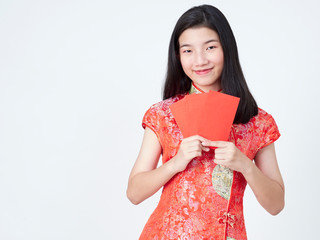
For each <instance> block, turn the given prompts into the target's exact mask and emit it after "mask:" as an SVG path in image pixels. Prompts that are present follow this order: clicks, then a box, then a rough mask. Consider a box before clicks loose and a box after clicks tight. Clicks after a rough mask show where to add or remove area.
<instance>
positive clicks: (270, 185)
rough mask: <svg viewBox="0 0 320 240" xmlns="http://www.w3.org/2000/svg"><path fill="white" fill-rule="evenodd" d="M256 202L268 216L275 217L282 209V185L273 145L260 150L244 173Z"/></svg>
mask: <svg viewBox="0 0 320 240" xmlns="http://www.w3.org/2000/svg"><path fill="white" fill-rule="evenodd" d="M244 177H245V178H246V180H247V182H248V184H249V186H250V187H251V189H252V191H253V192H254V194H255V196H256V198H257V200H258V201H259V203H260V204H261V206H263V207H264V208H265V209H266V210H267V211H268V212H269V213H270V214H272V215H277V214H278V213H279V212H281V210H282V209H283V208H284V183H283V180H282V177H281V173H280V170H279V166H278V163H277V157H276V153H275V147H274V144H273V143H272V144H270V145H268V146H266V147H264V148H262V149H261V150H260V151H259V152H258V153H257V154H256V157H255V164H253V163H252V164H251V168H250V167H249V168H248V169H247V171H246V172H245V173H244Z"/></svg>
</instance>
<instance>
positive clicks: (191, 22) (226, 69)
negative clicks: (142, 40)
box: [163, 5, 258, 123]
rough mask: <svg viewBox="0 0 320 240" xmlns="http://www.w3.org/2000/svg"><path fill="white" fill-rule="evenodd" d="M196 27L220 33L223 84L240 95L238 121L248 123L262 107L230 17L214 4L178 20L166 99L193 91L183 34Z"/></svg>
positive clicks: (172, 36)
mask: <svg viewBox="0 0 320 240" xmlns="http://www.w3.org/2000/svg"><path fill="white" fill-rule="evenodd" d="M195 27H208V28H210V29H212V30H214V31H215V32H217V34H218V35H219V37H220V43H221V46H222V49H223V55H224V65H223V70H222V73H221V87H222V89H223V92H224V93H226V94H229V95H232V96H235V97H239V98H240V103H239V106H238V109H237V113H236V116H235V119H234V123H247V122H248V121H249V120H250V119H251V118H252V117H253V116H255V115H257V114H258V106H257V103H256V101H255V100H254V98H253V96H252V94H251V93H250V91H249V88H248V85H247V83H246V80H245V78H244V75H243V72H242V69H241V66H240V62H239V56H238V49H237V43H236V40H235V38H234V35H233V32H232V30H231V27H230V25H229V23H228V20H227V19H226V18H225V16H224V15H223V13H222V12H220V10H219V9H217V8H215V7H213V6H210V5H201V6H198V7H193V8H191V9H189V10H188V11H187V12H185V13H184V14H183V15H182V16H181V17H180V18H179V20H178V22H177V23H176V26H175V28H174V30H173V33H172V35H171V39H170V44H169V55H168V67H167V75H166V81H165V84H164V89H163V99H167V98H170V97H173V96H175V95H177V94H185V93H187V92H188V91H189V90H190V87H191V79H190V78H189V77H188V76H187V75H186V74H185V73H184V71H183V69H182V66H181V63H180V58H179V37H180V35H181V34H182V33H183V31H185V30H186V29H188V28H195Z"/></svg>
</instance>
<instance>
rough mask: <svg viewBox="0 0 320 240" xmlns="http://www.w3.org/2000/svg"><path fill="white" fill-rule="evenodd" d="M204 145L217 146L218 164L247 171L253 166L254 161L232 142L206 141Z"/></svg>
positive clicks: (216, 158) (235, 169)
mask: <svg viewBox="0 0 320 240" xmlns="http://www.w3.org/2000/svg"><path fill="white" fill-rule="evenodd" d="M203 145H204V146H206V147H207V146H208V147H216V149H215V150H214V151H215V159H214V162H215V163H216V164H220V165H222V166H225V167H228V168H230V169H232V170H234V171H238V172H241V173H245V172H246V171H248V170H249V168H250V166H251V167H252V164H253V163H252V161H251V160H250V159H249V158H248V157H247V156H246V155H245V154H243V153H242V152H241V151H240V150H239V149H238V148H237V147H236V146H235V145H234V143H232V142H225V141H206V142H205V143H203Z"/></svg>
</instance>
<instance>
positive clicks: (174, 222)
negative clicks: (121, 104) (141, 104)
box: [139, 88, 280, 240]
mask: <svg viewBox="0 0 320 240" xmlns="http://www.w3.org/2000/svg"><path fill="white" fill-rule="evenodd" d="M194 91H197V90H196V89H194V88H193V89H192V92H194ZM183 97H184V95H178V96H176V97H172V98H169V99H166V100H164V101H161V102H159V103H156V104H154V105H152V106H151V107H150V108H149V110H148V111H147V112H146V113H145V115H144V118H143V122H142V126H143V127H144V128H145V127H149V128H150V129H151V130H153V131H154V133H155V134H156V135H157V137H158V140H159V142H160V144H161V146H162V162H163V163H165V162H167V161H170V159H171V158H172V157H174V156H175V155H176V153H177V151H178V149H179V145H180V142H181V140H182V139H183V136H182V134H181V131H180V130H179V128H178V126H177V124H176V122H175V119H174V117H173V115H172V113H171V111H170V108H169V106H170V105H171V104H173V103H175V102H176V101H179V100H181V99H182V98H183ZM279 136H280V133H279V131H278V128H277V125H276V123H275V121H274V119H273V118H272V116H271V115H270V114H268V113H267V112H265V111H264V110H262V109H259V112H258V115H256V116H254V117H252V118H251V120H250V121H249V122H248V123H246V124H233V125H232V127H231V131H230V135H229V141H231V142H233V143H234V144H235V145H236V146H237V147H238V148H239V149H240V150H241V152H243V153H244V154H246V155H247V156H248V157H249V158H250V159H251V160H253V159H254V157H255V155H256V153H257V152H258V151H259V150H260V149H261V148H263V147H265V146H267V145H269V144H271V143H273V142H274V141H276V140H277V139H278V138H279ZM213 159H214V151H213V150H211V151H209V152H203V155H202V156H201V157H197V158H194V159H193V160H192V161H191V162H190V163H189V165H188V166H187V168H186V169H185V170H184V171H183V172H180V173H178V174H176V175H175V176H174V177H173V178H171V179H170V180H169V181H168V182H167V183H166V184H165V185H164V187H163V191H162V195H161V198H160V201H159V204H158V206H157V208H156V209H155V210H154V212H153V213H152V215H151V216H150V218H149V220H148V222H147V223H146V225H145V227H144V229H143V231H142V233H141V236H140V238H139V239H140V240H167V239H174V240H179V239H181V240H182V239H183V240H205V239H206V240H220V239H221V240H222V239H228V240H245V239H247V236H246V230H245V224H244V218H243V203H242V200H243V194H244V190H245V187H246V184H247V182H246V180H245V178H244V177H243V175H242V174H241V173H240V172H237V171H233V170H231V169H229V168H226V167H223V166H221V165H217V164H215V163H214V161H213Z"/></svg>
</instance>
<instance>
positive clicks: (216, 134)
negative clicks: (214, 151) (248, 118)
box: [170, 91, 240, 141]
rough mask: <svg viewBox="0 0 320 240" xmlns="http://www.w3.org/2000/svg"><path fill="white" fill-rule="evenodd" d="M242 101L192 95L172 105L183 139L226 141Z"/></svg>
mask: <svg viewBox="0 0 320 240" xmlns="http://www.w3.org/2000/svg"><path fill="white" fill-rule="evenodd" d="M239 101H240V98H238V97H234V96H230V95H227V94H224V93H220V92H215V91H209V92H208V93H200V94H196V93H194V94H191V95H187V96H185V97H184V98H183V99H182V100H180V101H178V102H176V103H174V104H172V105H171V106H170V109H171V112H172V114H173V116H174V118H175V120H176V122H177V124H178V127H179V128H180V130H181V132H182V135H183V137H184V138H187V137H190V136H193V135H200V136H202V137H204V138H207V139H209V140H211V141H227V140H228V137H229V134H230V130H231V126H232V123H233V120H234V117H235V114H236V111H237V108H238V104H239Z"/></svg>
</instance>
